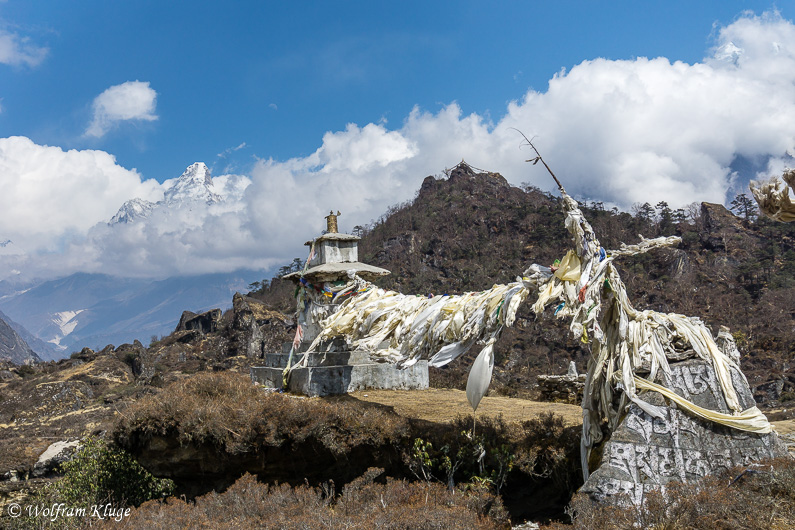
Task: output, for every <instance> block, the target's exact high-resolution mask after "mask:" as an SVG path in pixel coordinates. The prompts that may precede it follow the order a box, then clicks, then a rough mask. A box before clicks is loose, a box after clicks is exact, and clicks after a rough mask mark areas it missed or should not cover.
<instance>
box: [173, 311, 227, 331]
mask: <svg viewBox="0 0 795 530" xmlns="http://www.w3.org/2000/svg"><path fill="white" fill-rule="evenodd" d="M220 321H221V310H220V309H211V310H209V311H205V312H204V313H200V314H196V313H193V312H192V311H183V312H182V316H181V317H180V319H179V324H177V329H175V330H174V331H175V332H178V331H193V330H195V331H199V332H201V333H213V332H214V331H218V323H219V322H220Z"/></svg>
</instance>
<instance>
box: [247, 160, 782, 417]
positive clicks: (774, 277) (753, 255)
mask: <svg viewBox="0 0 795 530" xmlns="http://www.w3.org/2000/svg"><path fill="white" fill-rule="evenodd" d="M581 203H582V207H583V211H584V212H585V214H586V216H587V217H588V219H589V220H590V221H591V223H592V224H593V226H594V228H595V230H596V232H597V234H598V235H599V237H600V240H601V242H602V243H603V245H604V246H605V247H607V248H618V247H619V246H620V244H621V243H622V242H624V243H627V244H632V243H636V242H638V240H639V236H638V234H642V235H643V236H645V237H656V236H660V235H679V236H680V237H682V239H683V242H682V244H681V245H679V247H677V248H673V249H662V250H658V251H655V252H652V253H648V254H645V255H641V256H635V257H626V258H621V259H620V260H619V261H617V265H618V267H619V270H620V271H621V275H622V278H623V280H624V282H625V283H626V285H627V287H628V289H629V292H630V294H631V296H632V300H633V303H634V305H635V306H636V307H637V308H648V309H654V310H657V311H664V312H676V313H682V314H685V315H694V316H700V317H701V318H702V319H703V320H704V321H705V322H706V323H707V324H708V325H709V326H710V327H711V328H712V329H713V331H715V332H717V330H718V328H719V326H721V325H724V326H728V327H729V328H730V329H731V331H732V333H733V334H734V336H735V339H736V341H737V343H738V345H739V346H740V349H741V351H742V352H743V354H744V355H743V359H742V363H743V369H744V370H745V372H746V374H747V375H748V376H749V382H750V383H751V385H752V387H753V388H754V389H755V392H756V396H757V398H758V399H759V400H761V401H762V402H765V403H768V404H771V405H774V404H777V403H785V402H789V401H793V400H795V362H793V357H795V273H794V272H793V271H795V224H782V223H774V222H772V221H769V220H767V219H765V218H758V219H757V218H754V217H750V218H749V219H744V218H739V217H737V216H735V215H733V214H732V213H731V212H730V211H728V210H727V209H726V208H725V207H723V206H722V205H718V204H708V203H704V204H700V205H697V204H693V205H691V206H690V207H689V208H687V209H682V210H672V209H671V208H669V206H668V205H667V204H665V203H659V204H657V205H655V206H652V205H650V204H643V205H636V207H635V208H633V210H634V212H633V214H629V213H625V212H619V211H618V210H615V209H613V210H608V209H606V208H605V207H604V206H603V205H602V204H600V203H587V202H584V201H581ZM354 232H356V233H357V234H359V235H362V241H361V242H360V245H359V257H360V259H361V260H362V261H365V262H368V263H372V264H373V265H377V266H379V267H383V268H386V269H389V270H391V271H392V274H391V275H390V276H387V277H385V278H382V279H380V280H379V281H378V283H379V285H380V286H382V287H385V288H390V289H395V290H398V291H401V292H404V293H422V294H429V293H436V294H443V293H449V294H455V293H461V292H465V291H476V290H481V289H483V288H486V287H490V286H491V285H492V284H494V283H501V282H509V281H512V280H513V279H514V278H515V277H516V276H517V275H519V274H521V273H522V271H524V270H525V268H526V267H527V266H529V265H530V264H532V263H540V264H543V265H551V264H552V263H553V262H554V260H555V259H558V258H561V257H562V256H563V255H564V253H565V252H566V250H567V249H568V248H569V246H570V241H569V238H568V233H567V232H566V231H565V229H564V227H563V214H562V213H561V209H560V207H559V205H558V198H557V197H555V196H552V195H550V194H547V193H543V192H541V191H540V190H538V189H536V188H533V187H529V186H523V187H520V188H518V187H514V186H511V185H510V184H509V183H508V182H507V181H506V180H505V179H504V178H503V177H502V176H501V175H499V174H497V173H482V172H477V171H475V170H473V169H472V168H471V167H469V166H467V165H466V164H461V165H459V166H457V167H456V168H454V169H453V170H451V171H450V172H449V175H447V177H445V178H435V177H427V178H426V179H425V181H424V182H423V184H422V187H421V188H420V190H419V191H418V193H417V196H416V198H415V199H414V200H413V201H410V202H407V203H404V204H399V205H396V206H394V207H392V208H391V209H390V210H389V211H388V212H386V213H385V214H384V215H383V216H382V217H381V218H380V219H379V220H378V221H377V222H375V223H374V224H373V225H368V226H357V227H356V228H355V230H354ZM298 261H299V262H300V259H299V260H298ZM265 283H266V287H265V288H263V289H261V290H260V291H259V292H258V293H257V294H256V296H257V297H258V298H260V299H262V300H264V301H265V302H266V303H267V304H268V305H269V306H270V307H273V308H278V309H280V310H283V311H285V312H287V313H288V314H289V312H290V311H291V310H292V303H293V302H292V294H293V292H292V287H291V285H288V284H287V282H281V281H279V280H276V279H274V280H272V281H271V282H270V284H269V285H268V282H265ZM550 313H551V312H550ZM495 351H496V363H497V366H496V367H495V376H494V377H495V382H494V384H493V386H492V390H493V391H497V392H500V393H504V394H507V395H517V394H525V393H528V392H530V393H532V391H533V388H534V383H535V378H536V376H537V375H539V374H542V373H565V372H566V368H567V366H568V364H569V361H570V360H575V361H576V363H577V366H578V368H579V369H580V371H582V370H584V368H585V365H586V363H587V355H588V352H587V349H586V348H585V347H584V346H583V345H582V344H580V343H579V341H575V340H573V339H572V338H571V337H570V336H569V333H568V331H567V329H566V326H565V325H564V323H561V322H557V321H556V320H555V319H554V318H552V315H551V314H548V315H544V316H542V317H539V318H536V317H535V315H533V314H532V313H531V312H530V310H529V304H525V306H524V307H523V308H522V309H521V310H520V312H519V316H518V319H517V323H516V325H515V327H514V328H512V329H509V330H507V331H506V332H505V333H504V334H503V336H502V338H501V339H500V341H499V342H498V344H497V348H496V350H495ZM476 353H477V352H472V353H471V356H473V355H474V354H476ZM471 362H472V357H470V358H464V359H463V360H461V361H458V362H455V363H451V365H449V366H448V367H447V368H445V369H442V370H432V371H431V380H432V384H434V385H436V386H451V387H457V388H463V386H464V385H465V382H466V374H467V371H468V368H469V365H470V364H471Z"/></svg>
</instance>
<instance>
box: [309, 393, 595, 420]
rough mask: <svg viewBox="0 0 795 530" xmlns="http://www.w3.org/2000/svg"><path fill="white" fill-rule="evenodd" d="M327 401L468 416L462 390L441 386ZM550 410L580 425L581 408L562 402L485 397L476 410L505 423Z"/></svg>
mask: <svg viewBox="0 0 795 530" xmlns="http://www.w3.org/2000/svg"><path fill="white" fill-rule="evenodd" d="M323 399H325V400H327V401H343V402H347V401H353V400H355V401H360V402H364V403H377V404H379V405H384V406H387V407H390V408H391V409H392V410H394V412H396V413H397V414H400V415H401V416H405V417H407V418H416V419H420V420H425V421H430V422H434V423H443V422H449V421H453V420H456V419H457V418H458V417H461V416H467V415H472V407H471V406H470V405H469V402H468V401H467V396H466V392H464V391H463V390H451V389H441V388H429V389H427V390H362V391H359V392H353V393H351V394H348V395H345V396H336V397H329V398H323ZM549 412H552V413H554V414H556V415H558V416H561V417H562V418H563V421H564V423H565V424H566V425H570V426H572V425H582V409H581V408H580V407H579V406H577V405H567V404H565V403H541V402H538V401H530V400H528V399H517V398H508V397H503V396H486V397H484V398H483V400H482V401H481V402H480V405H479V406H478V410H477V417H478V418H486V417H488V418H497V417H499V416H502V419H503V420H504V421H506V422H508V423H512V422H522V421H527V420H530V419H533V418H536V417H538V416H539V415H540V414H543V413H549Z"/></svg>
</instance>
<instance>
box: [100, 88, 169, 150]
mask: <svg viewBox="0 0 795 530" xmlns="http://www.w3.org/2000/svg"><path fill="white" fill-rule="evenodd" d="M156 105H157V92H155V91H154V89H152V88H151V87H150V86H149V83H148V82H142V81H127V82H126V83H122V84H120V85H115V86H112V87H110V88H108V89H107V90H105V91H104V92H103V93H102V94H100V95H98V96H97V97H96V98H94V103H93V106H92V107H93V111H94V116H93V119H92V120H91V123H90V124H89V126H88V128H87V129H86V133H85V134H86V136H94V137H96V138H100V137H102V136H104V135H105V134H106V133H107V132H108V131H109V130H110V129H112V128H113V127H114V126H115V125H117V124H119V123H121V122H125V121H154V120H156V119H157V114H155V107H156Z"/></svg>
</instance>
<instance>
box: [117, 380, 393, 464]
mask: <svg viewBox="0 0 795 530" xmlns="http://www.w3.org/2000/svg"><path fill="white" fill-rule="evenodd" d="M163 435H175V436H176V437H177V438H178V439H179V442H180V443H181V444H196V445H202V444H204V445H212V446H215V447H218V448H219V449H220V450H221V451H223V452H226V453H228V454H231V455H234V454H240V453H244V452H250V451H255V450H257V449H258V448H259V447H262V446H269V447H279V446H282V445H283V444H285V443H301V442H304V441H307V440H309V439H313V440H317V441H319V442H320V443H321V444H322V445H323V447H325V448H326V449H327V450H329V451H331V452H332V453H333V454H335V455H342V454H345V453H347V452H348V451H349V450H350V448H351V447H353V446H358V445H372V446H380V445H391V444H393V443H395V442H397V441H398V440H401V439H404V438H406V437H407V436H408V423H407V422H406V420H405V419H403V418H401V417H399V416H397V415H396V414H393V413H389V412H387V411H383V410H380V409H378V408H376V407H366V408H362V407H356V406H353V405H351V404H346V403H328V402H323V401H319V400H307V399H294V398H290V397H287V396H284V395H280V394H275V393H266V392H263V391H262V390H261V389H259V388H257V387H256V386H254V385H253V384H252V383H251V380H250V379H249V378H248V377H247V376H244V375H240V374H235V373H224V372H206V373H200V374H197V375H195V376H193V377H190V378H187V379H185V380H183V381H179V382H176V383H173V384H172V385H170V386H169V387H167V388H166V389H164V390H163V392H161V393H159V394H157V395H154V396H147V397H145V398H143V399H141V400H139V401H138V402H137V403H135V404H134V405H132V406H131V407H130V408H129V409H128V410H126V411H125V413H124V415H123V416H122V417H121V418H120V421H119V423H118V425H117V428H116V430H115V434H114V437H115V439H116V441H117V442H118V443H119V444H120V445H121V446H122V447H125V448H128V449H134V448H136V447H137V446H139V445H140V444H141V443H144V442H146V440H148V439H149V438H151V437H153V436H163Z"/></svg>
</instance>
